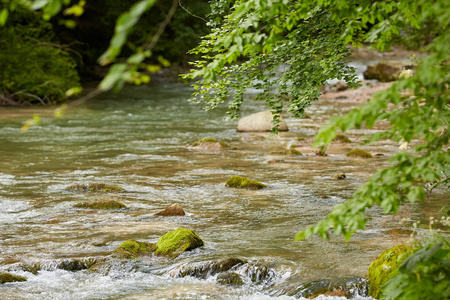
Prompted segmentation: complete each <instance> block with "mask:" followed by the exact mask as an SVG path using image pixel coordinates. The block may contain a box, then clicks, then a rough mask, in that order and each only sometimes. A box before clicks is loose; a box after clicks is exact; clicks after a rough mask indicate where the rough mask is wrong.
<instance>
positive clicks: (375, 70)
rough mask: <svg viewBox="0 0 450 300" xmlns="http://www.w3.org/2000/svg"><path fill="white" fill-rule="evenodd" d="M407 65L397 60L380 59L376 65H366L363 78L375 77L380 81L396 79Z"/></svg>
mask: <svg viewBox="0 0 450 300" xmlns="http://www.w3.org/2000/svg"><path fill="white" fill-rule="evenodd" d="M405 67H406V68H408V67H409V65H408V64H405V63H402V62H398V61H380V62H379V63H378V64H376V65H372V66H367V70H366V71H364V78H365V79H376V80H379V81H381V82H388V81H394V80H397V78H398V76H399V75H400V73H401V72H402V70H403V69H404V68H405Z"/></svg>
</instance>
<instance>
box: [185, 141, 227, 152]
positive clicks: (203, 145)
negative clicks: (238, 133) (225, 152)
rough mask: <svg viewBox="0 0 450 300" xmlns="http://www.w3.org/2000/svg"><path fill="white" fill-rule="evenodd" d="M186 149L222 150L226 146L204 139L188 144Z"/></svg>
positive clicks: (222, 143) (219, 142)
mask: <svg viewBox="0 0 450 300" xmlns="http://www.w3.org/2000/svg"><path fill="white" fill-rule="evenodd" d="M188 148H189V149H199V150H222V149H224V148H228V145H227V144H226V143H224V142H221V141H219V140H216V139H212V138H205V139H201V140H198V141H196V142H194V143H192V144H190V145H189V146H188Z"/></svg>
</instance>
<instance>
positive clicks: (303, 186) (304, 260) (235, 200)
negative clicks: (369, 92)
mask: <svg viewBox="0 0 450 300" xmlns="http://www.w3.org/2000/svg"><path fill="white" fill-rule="evenodd" d="M191 92H192V90H191V89H190V88H189V87H187V86H185V85H182V84H178V83H162V82H161V83H155V84H153V85H151V86H143V87H129V88H126V89H124V90H123V91H121V92H120V93H118V94H106V95H102V96H99V97H97V98H96V99H94V100H91V101H89V102H87V103H85V104H83V105H81V106H77V107H73V108H70V109H69V110H68V112H67V113H66V114H65V115H64V116H63V117H62V118H60V119H54V118H52V117H51V113H52V108H32V109H23V108H22V109H17V108H1V109H0V270H13V271H11V272H12V273H14V274H18V275H22V276H24V277H26V278H27V281H26V282H16V283H8V284H1V285H0V299H295V298H301V297H300V296H299V294H298V293H297V294H296V293H295V291H296V290H298V289H299V287H301V286H302V285H304V284H307V283H308V282H311V281H317V280H323V281H326V280H329V281H333V282H334V281H345V282H355V281H359V282H362V280H363V279H362V277H364V276H365V274H366V272H367V268H368V266H369V265H370V262H371V261H372V260H373V259H374V258H376V256H377V255H378V254H379V253H380V252H382V251H383V250H384V249H386V248H388V247H390V246H393V245H395V244H396V243H398V242H399V241H404V240H405V239H406V238H405V237H403V236H395V235H394V236H393V235H391V234H389V232H390V231H389V230H390V229H392V228H399V227H401V225H399V221H400V219H401V217H402V216H408V217H412V218H416V219H421V220H424V219H425V218H427V217H428V215H427V212H428V211H433V210H435V209H436V208H437V207H438V206H439V203H440V202H441V201H437V203H438V204H433V203H434V202H433V203H425V204H415V205H408V206H405V207H403V208H402V209H401V211H400V216H399V217H396V216H384V215H382V213H381V211H379V210H377V209H373V210H371V211H369V214H370V216H371V217H372V220H371V221H370V222H369V223H368V230H366V231H364V232H358V233H357V234H355V235H354V236H353V237H352V239H351V240H350V241H349V242H345V241H344V240H343V239H342V238H340V237H334V236H332V237H331V239H330V240H329V241H324V240H320V239H319V238H317V237H312V238H311V239H309V240H307V241H303V242H295V241H293V237H294V235H295V233H296V232H298V231H299V230H301V229H303V228H305V227H306V226H310V225H313V224H314V223H315V222H317V221H319V220H320V219H321V218H323V217H324V216H326V214H327V213H328V212H330V211H331V209H332V207H333V206H334V205H335V204H337V203H341V202H343V201H345V199H347V198H349V197H350V196H351V195H352V193H353V192H354V191H355V190H356V189H357V188H358V187H359V186H361V185H362V184H363V183H364V182H365V181H366V180H367V179H368V178H369V177H370V176H371V174H373V173H374V172H375V170H376V169H377V168H379V167H382V166H385V165H386V164H387V159H388V158H389V157H390V156H391V155H392V154H393V153H395V152H396V151H399V150H398V145H397V144H395V143H392V142H387V141H383V142H379V143H377V144H375V145H373V146H365V148H364V149H366V150H368V151H369V152H371V153H375V152H378V153H381V154H383V156H379V157H375V158H372V159H367V160H364V159H357V158H348V157H346V156H345V155H344V154H345V152H346V151H348V150H351V149H352V148H355V147H357V146H359V142H361V140H362V138H363V136H364V135H365V134H368V133H372V132H374V131H376V130H377V129H376V128H375V129H371V130H368V129H363V130H354V131H350V132H349V133H348V135H349V137H350V139H351V140H352V141H353V142H352V143H351V144H345V145H335V146H334V148H333V147H331V148H330V151H329V155H328V156H326V157H320V156H316V155H315V154H314V153H313V152H312V151H308V147H309V146H310V145H311V142H312V138H313V136H314V134H315V133H316V132H317V130H318V128H319V127H320V126H321V125H323V124H324V123H325V122H326V120H327V119H328V118H329V116H331V115H336V114H342V113H345V112H346V111H348V109H349V108H350V107H352V106H353V105H354V104H355V103H353V102H352V100H351V99H338V100H336V99H331V100H320V101H319V102H317V103H315V104H314V105H313V106H312V107H311V108H310V109H308V112H307V114H308V115H309V118H305V119H300V120H297V119H293V118H291V117H289V116H286V117H285V119H286V122H287V124H288V126H289V129H290V130H289V131H288V132H284V133H280V134H279V135H277V136H272V135H270V134H269V133H256V134H250V133H240V132H237V131H236V124H237V121H227V120H226V119H225V111H226V110H225V108H218V109H217V110H214V111H209V112H206V111H204V110H202V109H201V105H195V104H192V103H189V102H187V101H186V100H187V99H188V98H189V95H190V93H191ZM261 110H265V108H264V106H263V104H262V103H257V102H251V101H250V102H249V103H248V105H247V106H246V107H245V108H244V111H243V115H248V114H250V113H254V112H258V111H261ZM33 113H38V114H39V115H40V116H41V117H42V119H43V124H42V126H36V127H32V128H30V129H29V130H28V131H27V132H25V133H21V131H20V128H21V126H22V124H23V122H24V121H25V120H26V119H27V118H30V116H31V115H32V114H33ZM256 136H262V137H264V138H263V139H260V138H256ZM206 137H210V138H216V139H219V140H221V141H223V142H225V143H227V144H228V145H229V146H230V147H229V148H228V149H226V150H221V151H193V150H188V149H187V148H186V146H187V145H188V144H189V143H192V142H194V141H196V140H199V139H202V138H206ZM291 145H294V146H296V147H297V148H298V149H299V150H300V151H302V152H304V153H303V154H304V155H303V156H291V155H283V154H279V153H278V152H280V151H282V150H283V149H286V147H288V146H291ZM339 173H345V174H346V177H347V178H346V179H345V180H336V179H332V178H331V177H332V176H333V175H336V174H339ZM233 175H241V176H245V177H248V178H252V179H256V180H258V181H260V182H262V183H264V184H266V185H268V188H266V189H263V190H258V191H250V190H238V189H231V188H226V187H225V182H226V180H227V179H228V178H229V177H231V176H233ZM87 183H106V184H114V185H118V186H120V187H122V188H124V189H125V190H126V191H127V192H126V193H111V194H102V193H74V192H69V191H66V190H65V188H66V187H67V186H69V185H73V184H87ZM433 197H435V198H437V200H439V199H441V200H442V199H443V197H444V196H443V195H440V194H439V191H438V192H437V194H436V195H435V196H433ZM96 200H118V201H121V202H123V203H124V204H125V205H126V206H127V209H119V210H107V211H105V210H93V209H79V208H74V207H73V206H74V204H76V203H80V202H83V201H96ZM174 203H178V204H179V205H180V206H182V207H183V208H184V210H185V211H186V216H183V217H157V216H154V214H155V213H157V212H159V211H161V210H163V209H165V208H166V207H168V206H170V205H172V204H174ZM179 227H186V228H190V229H192V230H194V231H195V232H196V233H197V234H198V235H199V236H200V237H201V238H202V239H203V240H204V242H205V246H204V247H201V248H198V249H195V250H193V251H189V252H185V253H184V254H183V255H181V256H179V257H177V258H176V259H174V260H168V259H161V258H142V259H137V260H134V261H131V262H124V263H122V264H120V265H118V266H117V267H115V268H112V269H111V271H110V272H109V273H108V274H107V275H105V274H99V273H95V272H89V271H87V270H79V271H69V270H65V269H64V268H59V267H58V262H61V261H62V260H64V259H71V258H87V257H102V256H105V255H108V254H109V253H110V252H111V251H113V250H114V249H115V248H117V247H118V246H119V245H120V244H121V243H122V242H123V241H125V240H129V239H135V240H139V241H146V242H156V241H157V239H158V238H159V237H160V236H162V235H163V234H165V233H166V232H168V231H171V230H174V229H176V228H179ZM229 257H236V258H241V259H244V260H246V261H247V262H248V263H247V264H246V266H244V267H242V268H240V269H237V270H236V272H237V273H239V274H241V275H242V277H243V280H244V284H243V285H240V286H230V285H221V284H218V283H217V281H216V277H215V276H214V275H211V276H208V277H206V278H195V277H190V276H187V277H183V278H179V277H176V276H173V274H174V272H175V271H176V270H177V268H179V267H180V266H183V265H187V264H192V263H201V262H205V261H211V260H220V259H224V258H229ZM33 263H39V264H41V270H40V271H39V272H35V273H33V272H30V271H27V270H24V269H20V268H15V266H18V265H20V264H33ZM263 268H264V270H266V272H265V273H264V274H265V277H264V276H262V277H261V278H260V279H261V280H256V281H255V280H252V276H253V277H254V275H255V274H256V273H258V272H260V271H261V270H262V269H263ZM267 270H268V271H267ZM258 276H259V275H258ZM361 294H362V295H358V292H355V293H354V296H353V298H354V299H370V298H368V297H367V296H365V295H364V293H363V291H362V292H361ZM321 297H322V298H321V299H343V298H339V297H337V296H321Z"/></svg>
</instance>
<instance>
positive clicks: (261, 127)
mask: <svg viewBox="0 0 450 300" xmlns="http://www.w3.org/2000/svg"><path fill="white" fill-rule="evenodd" d="M272 120H273V114H272V112H271V111H262V112H259V113H256V114H252V115H249V116H246V117H243V118H242V119H240V120H239V122H238V126H237V131H245V132H252V131H270V130H271V129H272V127H273V124H272ZM280 121H281V123H280V124H279V130H280V131H287V130H288V127H287V125H286V122H284V120H283V117H282V116H280Z"/></svg>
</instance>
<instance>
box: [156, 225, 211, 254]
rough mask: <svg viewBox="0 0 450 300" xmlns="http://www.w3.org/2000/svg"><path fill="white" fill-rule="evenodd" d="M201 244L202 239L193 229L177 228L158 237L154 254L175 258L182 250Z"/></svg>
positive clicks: (191, 248)
mask: <svg viewBox="0 0 450 300" xmlns="http://www.w3.org/2000/svg"><path fill="white" fill-rule="evenodd" d="M203 245H204V243H203V240H202V239H201V238H200V237H199V236H198V235H197V234H196V233H195V232H194V231H192V230H190V229H187V228H178V229H176V230H174V231H169V232H168V233H166V234H165V235H163V236H162V237H160V238H159V239H158V242H157V243H156V247H157V249H156V251H155V254H156V255H165V256H169V257H172V258H175V257H177V256H178V255H180V254H181V253H183V252H184V251H189V250H193V249H195V248H198V247H201V246H203Z"/></svg>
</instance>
